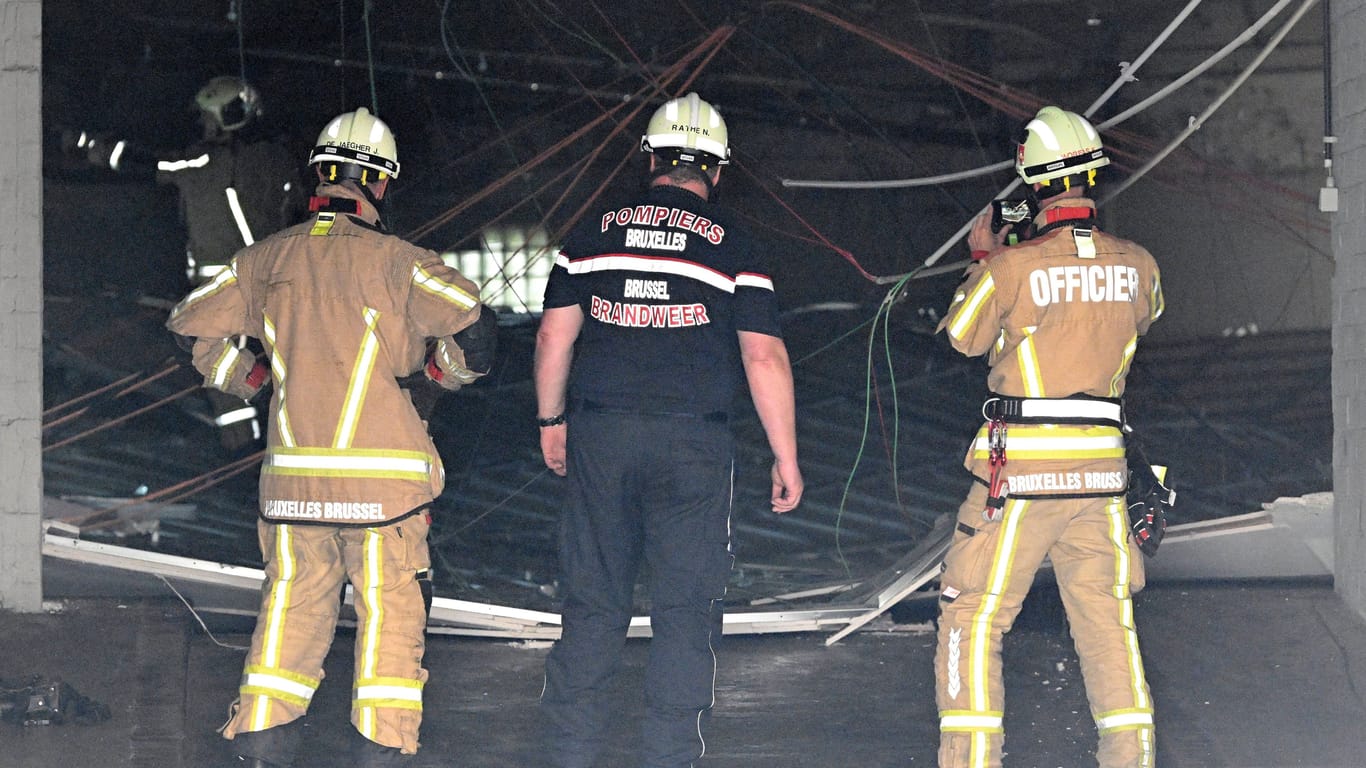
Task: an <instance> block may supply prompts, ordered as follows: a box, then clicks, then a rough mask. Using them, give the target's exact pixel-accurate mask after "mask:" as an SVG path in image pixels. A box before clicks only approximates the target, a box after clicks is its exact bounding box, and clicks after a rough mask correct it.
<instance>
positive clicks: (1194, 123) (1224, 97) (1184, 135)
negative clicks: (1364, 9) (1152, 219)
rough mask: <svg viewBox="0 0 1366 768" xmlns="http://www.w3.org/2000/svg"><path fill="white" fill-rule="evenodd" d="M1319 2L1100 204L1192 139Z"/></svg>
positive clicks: (1299, 13)
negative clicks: (1192, 135)
mask: <svg viewBox="0 0 1366 768" xmlns="http://www.w3.org/2000/svg"><path fill="white" fill-rule="evenodd" d="M1316 2H1318V0H1304V2H1303V3H1302V4H1301V5H1300V7H1299V8H1298V9H1297V10H1296V11H1295V13H1294V14H1292V15H1291V17H1290V20H1289V21H1287V22H1286V23H1285V25H1284V26H1282V27H1281V28H1280V30H1278V31H1277V32H1276V34H1274V35H1272V36H1271V39H1270V40H1269V41H1267V44H1266V45H1265V46H1263V47H1262V50H1261V52H1260V53H1258V54H1257V56H1256V57H1254V58H1253V59H1252V61H1251V62H1249V63H1248V65H1247V66H1246V67H1244V68H1243V71H1242V72H1240V73H1239V74H1238V76H1237V77H1236V78H1234V79H1233V82H1232V83H1229V86H1228V87H1227V88H1225V89H1224V90H1223V92H1222V93H1220V94H1219V96H1218V97H1216V98H1215V99H1214V101H1213V102H1211V103H1210V105H1209V106H1208V107H1206V108H1205V111H1204V112H1201V113H1200V116H1199V117H1193V118H1191V119H1190V121H1189V123H1188V124H1187V126H1186V128H1185V130H1183V131H1181V133H1178V134H1177V135H1176V138H1174V139H1172V140H1171V141H1170V142H1169V143H1168V144H1167V146H1165V147H1163V148H1162V149H1161V151H1159V152H1158V153H1157V154H1155V155H1153V156H1152V157H1151V158H1149V160H1148V162H1146V163H1144V164H1143V166H1142V167H1141V168H1139V169H1138V170H1137V171H1135V172H1133V173H1131V174H1129V176H1128V177H1127V178H1126V179H1124V181H1122V182H1120V183H1119V184H1118V185H1116V186H1115V187H1114V188H1113V190H1112V191H1110V192H1109V193H1107V194H1106V195H1105V197H1104V198H1102V199H1101V201H1100V202H1101V204H1102V205H1103V204H1105V203H1107V202H1109V201H1110V200H1113V199H1114V198H1116V197H1118V196H1119V195H1121V194H1123V192H1124V190H1126V189H1128V188H1129V187H1131V186H1133V185H1134V182H1136V181H1138V180H1139V179H1141V178H1143V177H1144V176H1145V175H1147V173H1148V171H1150V170H1152V169H1153V167H1154V166H1156V165H1157V164H1158V163H1160V162H1162V160H1163V159H1165V158H1166V157H1167V155H1169V154H1171V152H1172V150H1174V149H1176V148H1177V147H1179V146H1181V144H1182V143H1183V142H1185V140H1186V139H1188V138H1190V135H1191V134H1193V133H1195V132H1196V131H1198V130H1200V127H1201V126H1202V125H1204V124H1205V121H1206V120H1208V119H1209V117H1210V115H1213V114H1214V113H1215V111H1216V110H1218V109H1219V107H1222V106H1223V105H1224V102H1225V101H1228V98H1229V97H1230V96H1232V95H1233V94H1234V92H1236V91H1237V90H1238V89H1239V88H1241V87H1242V86H1243V83H1245V82H1247V79H1248V78H1249V77H1251V76H1252V73H1253V72H1256V71H1257V68H1258V67H1260V66H1261V65H1262V62H1264V61H1266V59H1267V57H1268V56H1270V55H1271V52H1272V51H1274V50H1276V47H1277V46H1279V45H1280V44H1281V41H1282V40H1284V39H1285V36H1286V35H1288V34H1289V33H1290V30H1291V28H1293V27H1294V26H1295V24H1296V23H1298V22H1299V20H1300V18H1301V17H1303V16H1304V14H1305V13H1307V12H1308V11H1309V9H1310V8H1312V7H1313V5H1314V3H1316Z"/></svg>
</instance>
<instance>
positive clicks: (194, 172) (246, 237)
mask: <svg viewBox="0 0 1366 768" xmlns="http://www.w3.org/2000/svg"><path fill="white" fill-rule="evenodd" d="M194 104H195V109H196V111H197V113H198V115H199V123H200V127H201V129H202V132H203V133H202V136H201V137H200V140H199V141H196V142H195V143H194V144H191V145H190V146H188V147H186V148H184V149H181V150H174V151H164V152H163V151H156V150H153V149H150V148H148V147H143V146H140V145H138V144H136V143H133V142H129V141H127V140H118V141H115V140H111V139H108V138H104V137H93V138H92V137H89V136H87V135H86V134H84V133H82V134H81V135H80V137H79V138H77V139H76V147H77V148H79V149H80V150H82V151H83V152H85V154H86V157H87V159H89V161H90V162H92V163H94V164H96V165H101V166H108V167H109V168H110V169H111V170H114V171H118V172H120V173H129V174H133V175H138V176H144V175H145V176H149V177H150V176H152V175H153V174H155V178H156V181H157V183H158V184H171V185H173V186H175V188H176V190H177V191H178V192H179V193H180V212H181V219H182V220H183V222H184V224H185V231H186V235H187V236H188V241H187V242H186V244H185V276H186V278H188V280H189V283H190V284H191V285H192V286H198V285H202V284H204V283H206V282H208V281H210V280H212V279H213V278H214V277H216V276H217V275H218V273H220V272H222V271H223V270H226V269H227V268H228V262H230V261H231V260H232V257H233V255H234V254H235V253H237V251H238V250H240V249H241V248H244V247H246V246H249V245H251V244H252V243H254V242H256V241H257V240H258V239H260V238H264V237H265V236H267V235H270V234H273V233H275V232H277V231H279V230H281V229H284V228H285V227H287V226H289V225H291V224H293V223H295V221H297V220H298V219H299V218H302V215H303V213H304V210H305V200H306V192H305V189H304V187H303V185H302V184H301V183H300V177H299V171H298V167H299V164H298V162H297V160H295V158H294V155H293V153H292V151H291V150H290V148H289V147H288V145H287V143H286V141H285V140H284V138H283V137H279V136H272V135H268V134H267V133H266V132H265V130H264V128H263V126H262V121H261V116H262V107H261V96H260V94H259V93H258V92H257V90H256V89H255V88H254V87H252V86H251V84H249V83H247V82H246V81H245V80H242V79H241V78H237V77H233V76H231V75H224V76H221V77H215V78H213V79H212V80H210V81H209V82H208V83H205V84H204V87H202V88H200V89H199V91H198V92H197V93H196V94H195V100H194ZM258 351H259V350H258ZM205 396H206V397H207V398H208V400H209V407H210V410H212V412H213V424H214V426H215V427H217V428H218V430H219V440H220V442H221V443H222V445H223V447H224V448H225V449H226V450H228V451H229V452H233V453H236V452H246V451H254V450H256V449H257V448H259V447H260V445H261V441H262V430H261V425H262V420H261V418H260V415H259V414H258V413H257V411H256V406H255V405H252V404H251V403H248V402H246V401H244V400H243V399H242V398H240V397H235V396H233V395H229V394H226V393H224V392H220V391H218V390H216V389H206V390H205Z"/></svg>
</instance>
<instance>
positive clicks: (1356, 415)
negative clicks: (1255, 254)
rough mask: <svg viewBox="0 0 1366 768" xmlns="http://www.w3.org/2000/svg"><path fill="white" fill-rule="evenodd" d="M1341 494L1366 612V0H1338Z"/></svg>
mask: <svg viewBox="0 0 1366 768" xmlns="http://www.w3.org/2000/svg"><path fill="white" fill-rule="evenodd" d="M1332 16H1333V33H1332V34H1333V39H1332V45H1333V94H1334V96H1333V125H1334V131H1335V133H1336V134H1337V136H1338V144H1337V149H1336V151H1335V152H1334V169H1335V174H1334V175H1335V176H1336V177H1337V183H1338V188H1339V190H1340V201H1339V211H1338V213H1337V214H1336V215H1334V217H1333V258H1334V260H1335V261H1336V266H1337V273H1336V275H1335V276H1334V279H1333V427H1334V429H1333V492H1334V498H1335V507H1336V509H1335V511H1334V515H1335V518H1336V520H1335V534H1336V536H1335V552H1334V563H1336V566H1335V568H1336V574H1335V576H1336V584H1337V591H1338V593H1339V594H1341V595H1342V597H1343V599H1344V600H1345V601H1346V602H1347V603H1348V604H1349V605H1350V606H1352V607H1353V608H1354V609H1355V610H1356V611H1357V612H1358V613H1359V614H1361V615H1362V616H1366V511H1364V510H1363V502H1366V0H1333V3H1332Z"/></svg>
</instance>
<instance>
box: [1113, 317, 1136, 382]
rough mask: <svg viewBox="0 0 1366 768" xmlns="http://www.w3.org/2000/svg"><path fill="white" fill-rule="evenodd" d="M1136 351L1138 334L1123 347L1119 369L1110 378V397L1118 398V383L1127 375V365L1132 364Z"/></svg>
mask: <svg viewBox="0 0 1366 768" xmlns="http://www.w3.org/2000/svg"><path fill="white" fill-rule="evenodd" d="M1137 349H1138V334H1136V333H1135V334H1134V335H1133V336H1132V337H1131V338H1130V339H1129V343H1128V344H1125V345H1124V357H1123V359H1121V360H1120V361H1119V368H1118V369H1117V370H1116V371H1115V375H1114V376H1111V377H1110V397H1119V383H1120V382H1121V381H1124V377H1125V375H1127V374H1128V373H1129V363H1131V362H1133V359H1134V351H1135V350H1137Z"/></svg>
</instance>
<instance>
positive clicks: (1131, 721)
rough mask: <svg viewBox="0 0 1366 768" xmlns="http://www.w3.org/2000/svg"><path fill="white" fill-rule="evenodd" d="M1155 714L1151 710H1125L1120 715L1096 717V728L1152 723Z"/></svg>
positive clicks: (1104, 728)
mask: <svg viewBox="0 0 1366 768" xmlns="http://www.w3.org/2000/svg"><path fill="white" fill-rule="evenodd" d="M1152 724H1153V715H1152V713H1151V712H1125V713H1123V714H1119V715H1110V716H1108V717H1101V718H1097V719H1096V728H1097V729H1099V730H1102V731H1104V730H1108V729H1110V728H1121V727H1124V726H1126V725H1152Z"/></svg>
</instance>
